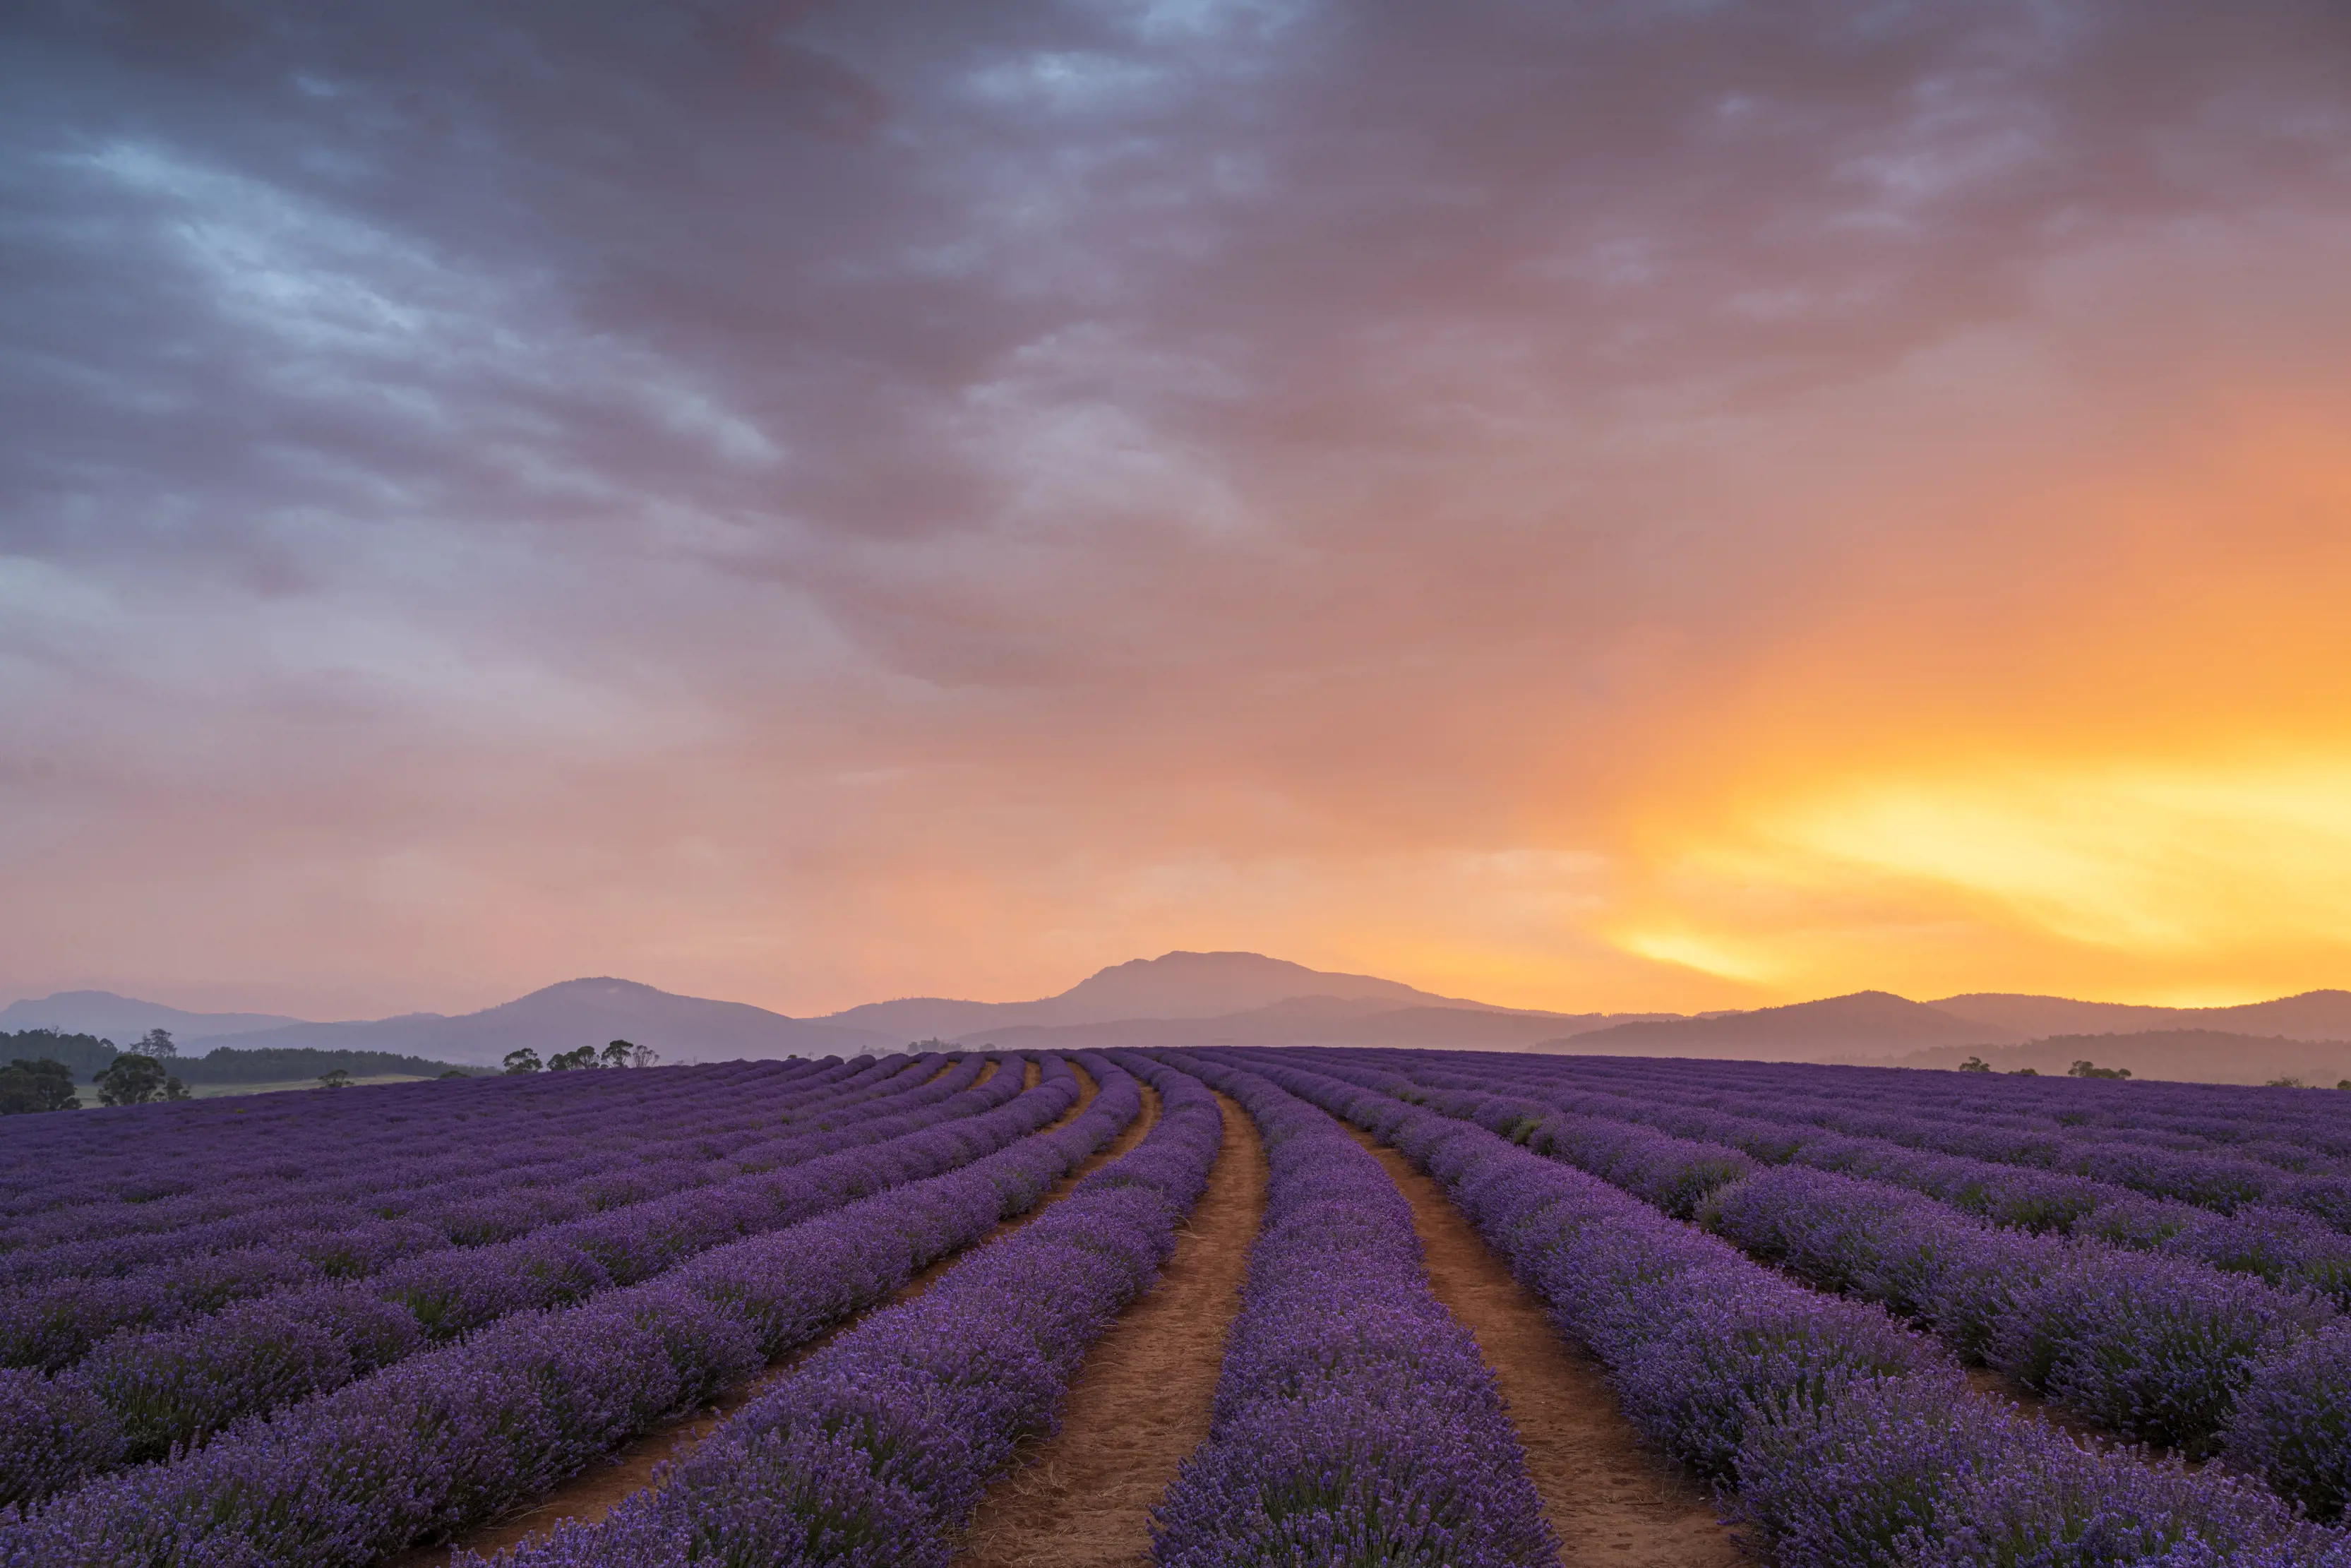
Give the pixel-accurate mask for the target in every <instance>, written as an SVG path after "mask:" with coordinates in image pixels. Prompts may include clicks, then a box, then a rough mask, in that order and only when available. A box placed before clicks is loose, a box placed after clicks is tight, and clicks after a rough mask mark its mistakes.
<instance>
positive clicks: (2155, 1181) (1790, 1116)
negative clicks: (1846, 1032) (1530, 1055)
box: [1520, 1058, 2351, 1229]
mask: <svg viewBox="0 0 2351 1568" xmlns="http://www.w3.org/2000/svg"><path fill="white" fill-rule="evenodd" d="M1528 1060H1530V1059H1526V1058H1521V1059H1520V1061H1528ZM1550 1061H1551V1063H1552V1071H1556V1072H1559V1073H1561V1074H1563V1075H1566V1079H1567V1081H1573V1082H1581V1083H1586V1084H1589V1085H1591V1086H1593V1087H1599V1088H1609V1089H1614V1090H1615V1091H1617V1092H1622V1093H1631V1094H1636V1095H1642V1096H1648V1095H1657V1094H1663V1095H1668V1096H1672V1097H1675V1098H1677V1099H1680V1100H1683V1101H1684V1102H1686V1103H1698V1104H1703V1103H1712V1102H1713V1101H1714V1100H1716V1099H1717V1098H1719V1097H1722V1096H1727V1095H1731V1094H1739V1093H1748V1094H1752V1093H1755V1092H1765V1093H1769V1094H1771V1095H1772V1097H1773V1098H1774V1100H1775V1101H1776V1103H1778V1105H1779V1106H1780V1110H1781V1113H1782V1116H1783V1117H1784V1118H1785V1119H1787V1120H1790V1121H1792V1122H1803V1123H1808V1124H1813V1125H1816V1126H1821V1127H1825V1128H1828V1129H1830V1130H1832V1131H1835V1132H1841V1133H1849V1134H1855V1135H1859V1136H1865V1137H1884V1138H1891V1139H1893V1140H1895V1141H1896V1142H1903V1143H1908V1144H1911V1145H1914V1146H1916V1147H1918V1148H1925V1149H1933V1150H1936V1151H1938V1152H1940V1153H1944V1154H1952V1155H1967V1156H1969V1157H1970V1158H1975V1159H1982V1160H1989V1161H1991V1162H1993V1163H1996V1164H2001V1165H2014V1166H2032V1167H2035V1168H2038V1169H2043V1170H2049V1171H2056V1172H2062V1173H2065V1174H2070V1175H2074V1176H2091V1177H2095V1178H2096V1179H2098V1180H2101V1181H2105V1182H2111V1183H2113V1184H2115V1185H2117V1186H2126V1187H2130V1188H2132V1189H2134V1190H2136V1191H2138V1192H2143V1193H2147V1194H2148V1195H2150V1196H2153V1197H2169V1198H2176V1199H2179V1201H2182V1202H2186V1203H2193V1204H2198V1205H2200V1206H2203V1207H2210V1208H2214V1209H2218V1210H2220V1211H2222V1212H2227V1211H2229V1210H2231V1209H2233V1208H2236V1207H2240V1206H2242V1205H2246V1204H2255V1203H2261V1204H2270V1205H2273V1206H2277V1207H2288V1208H2296V1209H2300V1210H2303V1211H2304V1212H2305V1213H2309V1214H2313V1215H2315V1216H2317V1217H2318V1218H2321V1219H2324V1220H2325V1221H2326V1222H2327V1223H2328V1224H2330V1225H2334V1226H2335V1227H2337V1228H2343V1229H2351V1170H2346V1168H2345V1167H2344V1166H2343V1165H2342V1163H2341V1162H2340V1161H2339V1160H2336V1159H2335V1158H2332V1157H2325V1156H2320V1155H2316V1154H2315V1153H2314V1154H2313V1155H2311V1156H2310V1158H2309V1159H2307V1160H2304V1161H2303V1162H2302V1165H2303V1166H2304V1168H2302V1169H2285V1168H2282V1167H2281V1166H2278V1165H2275V1164H2273V1163H2270V1162H2269V1161H2265V1160H2262V1159H2260V1158H2256V1157H2252V1156H2251V1155H2249V1154H2248V1153H2246V1152H2245V1151H2244V1147H2243V1146H2241V1145H2239V1146H2232V1145H2229V1144H2226V1143H2223V1142H2220V1141H2217V1140H2197V1141H2195V1142H2194V1143H2193V1144H2192V1145H2191V1146H2189V1147H2185V1148H2163V1147H2156V1146H2152V1145H2147V1144H2145V1143H2141V1142H2131V1141H2117V1140H2116V1139H2115V1138H2114V1137H2112V1136H2109V1135H2104V1134H2099V1133H2097V1132H2096V1131H2095V1130H2094V1129H2090V1128H2086V1127H2084V1126H2076V1125H2069V1124H2065V1123H2064V1122H2063V1121H2061V1120H2059V1119H2058V1117H2059V1116H2061V1115H2062V1114H2063V1108H2062V1104H2061V1105H2058V1106H2055V1107H2052V1109H2053V1111H2054V1112H2055V1114H2048V1115H2044V1116H2043V1118H2042V1119H2041V1122H2036V1123H2032V1124H2023V1125H2014V1124H2003V1122H2002V1121H2001V1119H2000V1118H1997V1117H1993V1116H1987V1115H1983V1114H1980V1113H1970V1109H1969V1106H1968V1103H1967V1102H1966V1099H1965V1098H1964V1097H1961V1098H1958V1099H1954V1098H1953V1097H1952V1096H1950V1095H1949V1094H1933V1093H1929V1092H1927V1091H1930V1090H1932V1089H1935V1088H1938V1087H1939V1085H1938V1084H1937V1083H1936V1082H1935V1081H1936V1080H1949V1079H1951V1078H1956V1077H1958V1076H1959V1075H1958V1074H1946V1073H1931V1072H1896V1071H1892V1070H1888V1069H1876V1070H1867V1069H1844V1070H1841V1071H1843V1072H1844V1073H1847V1074H1849V1073H1852V1072H1856V1071H1876V1072H1877V1073H1879V1074H1880V1075H1882V1076H1883V1077H1885V1078H1886V1079H1892V1080H1899V1079H1909V1080H1914V1081H1917V1082H1915V1083H1910V1084H1898V1085H1894V1086H1892V1087H1896V1088H1897V1089H1898V1090H1900V1091H1907V1093H1908V1094H1910V1095H1915V1096H1916V1097H1917V1098H1916V1100H1915V1103H1913V1104H1910V1105H1903V1104H1900V1103H1890V1104H1889V1103H1876V1104H1853V1103H1845V1102H1842V1101H1840V1100H1838V1099H1836V1098H1834V1097H1831V1096H1829V1095H1826V1094H1823V1093H1822V1092H1820V1087H1819V1086H1820V1085H1822V1084H1823V1082H1831V1081H1828V1080H1823V1079H1822V1078H1820V1077H1818V1076H1815V1075H1817V1074H1823V1073H1836V1072H1838V1071H1840V1070H1835V1069H1824V1068H1810V1069H1805V1068H1780V1069H1776V1070H1775V1069H1771V1067H1769V1065H1768V1064H1753V1063H1750V1064H1742V1065H1744V1066H1746V1067H1748V1068H1749V1069H1750V1071H1752V1072H1754V1073H1756V1074H1757V1075H1758V1076H1757V1081H1756V1082H1748V1083H1742V1082H1741V1075H1736V1074H1726V1075H1725V1076H1724V1077H1723V1078H1721V1079H1716V1078H1714V1077H1713V1076H1712V1075H1711V1070H1712V1069H1714V1068H1716V1067H1718V1066H1719V1065H1721V1064H1719V1063H1698V1062H1664V1061H1625V1060H1604V1059H1602V1060H1583V1059H1573V1058H1552V1059H1550ZM1971 1076H1972V1075H1971ZM2084 1087H2085V1085H2081V1084H2078V1083H2075V1082H2072V1081H2066V1082H2064V1083H2062V1084H2061V1083H2059V1082H2055V1081H2053V1082H2050V1083H2048V1084H2047V1085H2046V1086H2044V1087H2043V1088H2042V1089H2040V1090H2038V1091H2035V1092H2034V1093H2035V1097H2036V1100H2037V1101H2038V1102H2039V1103H2042V1104H2043V1105H2048V1101H2047V1099H2046V1097H2047V1096H2049V1095H2051V1094H2059V1095H2062V1094H2064V1093H2066V1092H2068V1091H2070V1090H2073V1089H2077V1088H2084ZM2103 1087H2105V1090H2106V1092H2107V1093H2109V1094H2111V1093H2113V1092H2116V1090H2115V1088H2114V1087H2113V1086H2103ZM2128 1087H2129V1092H2132V1093H2139V1092H2147V1093H2149V1094H2151V1095H2160V1094H2161V1093H2162V1092H2164V1091H2165V1090H2167V1089H2168V1090H2170V1091H2173V1092H2174V1093H2175V1095H2176V1093H2177V1092H2178V1091H2180V1090H2183V1089H2186V1090H2188V1092H2191V1093H2192V1092H2199V1091H2202V1092H2209V1087H2208V1086H2203V1085H2196V1086H2188V1085H2176V1084H2175V1085H2155V1084H2147V1085H2144V1086H2128ZM2236 1092H2237V1093H2238V1094H2249V1093H2260V1092H2262V1091H2252V1090H2241V1091H2236ZM2267 1093H2269V1094H2270V1095H2271V1096H2273V1100H2274V1101H2275V1102H2276V1103H2278V1106H2279V1120H2280V1123H2281V1124H2283V1122H2284V1121H2285V1119H2286V1118H2287V1117H2289V1116H2294V1115H2296V1114H2297V1113H2295V1112H2294V1111H2293V1110H2292V1107H2293V1106H2294V1105H2295V1104H2297V1103H2304V1102H2310V1101H2318V1102H2319V1103H2321V1104H2323V1105H2326V1106H2329V1107H2332V1106H2333V1105H2334V1104H2335V1101H2334V1099H2333V1097H2332V1096H2331V1095H2330V1096H2326V1097H2324V1098H2322V1097H2321V1096H2318V1095H2314V1094H2311V1093H2307V1092H2296V1091H2290V1090H2271V1091H2267ZM2299 1115H2300V1118H2301V1119H2302V1120H2303V1121H2304V1122H2307V1121H2309V1120H2311V1119H2312V1113H2299ZM2339 1115H2340V1113H2338V1117H2339ZM2042 1123H2045V1124H2042ZM2338 1125H2339V1120H2338ZM2276 1141H2278V1140H2273V1143H2274V1142H2276Z"/></svg>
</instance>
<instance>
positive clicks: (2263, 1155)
mask: <svg viewBox="0 0 2351 1568" xmlns="http://www.w3.org/2000/svg"><path fill="white" fill-rule="evenodd" d="M1745 1066H1746V1070H1745V1071H1740V1073H1739V1074H1738V1075H1737V1078H1736V1082H1740V1083H1752V1084H1754V1085H1755V1086H1758V1087H1766V1088H1769V1089H1771V1091H1773V1092H1789V1091H1791V1090H1801V1091H1802V1092H1804V1093H1807V1094H1810V1095H1813V1096H1814V1097H1816V1098H1820V1099H1823V1100H1831V1101H1834V1102H1836V1103H1841V1104H1847V1105H1853V1106H1856V1107H1879V1106H1886V1107H1892V1108H1895V1109H1897V1110H1902V1111H1906V1112H1917V1111H1919V1110H1922V1109H1923V1110H1948V1111H1956V1112H1959V1113H1962V1114H1965V1115H1967V1116H1969V1117H1970V1118H1972V1119H1978V1120H1981V1119H1984V1118H1987V1117H2008V1118H2015V1119H2017V1120H2018V1121H2020V1122H2024V1123H2030V1122H2031V1121H2032V1119H2034V1118H2045V1119H2049V1120H2052V1121H2056V1122H2060V1123H2062V1124H2063V1125H2064V1127H2066V1128H2067V1129H2069V1130H2070V1131H2072V1132H2074V1133H2075V1134H2095V1135H2100V1136H2110V1137H2115V1138H2118V1139H2135V1140H2137V1141H2141V1142H2154V1143H2159V1144H2161V1145H2164V1146H2168V1147H2178V1148H2191V1147H2204V1148H2221V1149H2225V1150H2228V1151H2230V1152H2232V1153H2238V1154H2243V1155H2250V1156H2251V1157H2252V1158H2255V1159H2259V1160H2262V1161H2263V1162H2265V1163H2268V1164H2273V1165H2276V1166H2279V1167H2280V1168H2281V1169H2285V1170H2292V1171H2301V1170H2308V1169H2314V1168H2319V1167H2320V1166H2325V1167H2327V1168H2331V1169H2334V1170H2336V1171H2338V1172H2341V1171H2346V1170H2351V1125H2346V1123H2345V1120H2344V1118H2343V1117H2342V1115H2341V1114H2340V1113H2338V1112H2335V1111H2333V1110H2331V1109H2329V1108H2328V1102H2327V1101H2326V1099H2325V1097H2324V1096H2321V1097H2318V1098H2316V1099H2307V1098H2304V1097H2302V1096H2298V1095H2296V1096H2288V1095H2281V1094H2280V1093H2279V1092H2277V1091H2276V1090H2275V1089H2254V1088H2247V1087H2242V1086H2238V1085H2230V1084H2185V1083H2167V1082H2161V1081H2150V1080H2133V1081H2132V1082H2130V1083H2129V1084H2127V1085H2120V1084H2116V1083H2112V1082H2102V1081H2098V1080H2086V1081H2074V1082H2068V1081H2065V1080H2060V1079H2055V1078H2020V1077H2013V1076H2011V1075H2007V1074H1999V1073H1993V1074H1969V1075H1966V1076H1964V1077H1963V1076H1961V1075H1959V1074H1958V1073H1938V1074H1936V1075H1934V1076H1933V1077H1931V1078H1925V1077H1922V1075H1920V1074H1917V1073H1904V1074H1900V1075H1897V1076H1893V1077H1889V1076H1888V1075H1886V1073H1885V1071H1884V1070H1882V1069H1879V1070H1871V1069H1858V1070H1856V1069H1851V1068H1845V1069H1837V1068H1826V1069H1823V1068H1814V1067H1813V1066H1810V1065H1809V1064H1783V1063H1756V1064H1745ZM1906 1080H1907V1082H1906ZM1726 1081H1727V1082H1728V1081H1729V1080H1726Z"/></svg>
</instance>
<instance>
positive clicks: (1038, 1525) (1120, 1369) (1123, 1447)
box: [955, 1095, 1266, 1568]
mask: <svg viewBox="0 0 2351 1568" xmlns="http://www.w3.org/2000/svg"><path fill="white" fill-rule="evenodd" d="M1217 1103H1218V1105H1219V1106H1220V1107H1221V1108H1222V1110H1223V1112H1224V1115H1225V1141H1224V1145H1223V1147H1222V1148H1221V1149H1219V1150H1218V1152H1217V1163H1216V1165H1215V1166H1213V1167H1211V1168H1210V1170H1209V1173H1208V1189H1207V1192H1205V1193H1203V1194H1202V1195H1201V1197H1200V1202H1199V1204H1198V1206H1197V1207H1195V1208H1194V1209H1193V1211H1192V1217H1191V1219H1190V1221H1189V1223H1187V1224H1186V1226H1185V1227H1184V1228H1183V1229H1182V1230H1180V1231H1178V1232H1177V1233H1176V1239H1175V1252H1174V1254H1173V1255H1172V1256H1171V1257H1170V1258H1169V1259H1168V1260H1167V1267H1166V1268H1165V1270H1162V1271H1161V1273H1160V1276H1159V1281H1158V1283H1157V1284H1155V1285H1154V1286H1153V1287H1152V1289H1151V1290H1150V1291H1149V1292H1148V1293H1146V1294H1145V1295H1144V1297H1143V1299H1142V1300H1140V1301H1136V1302H1135V1303H1134V1305H1132V1306H1130V1307H1128V1308H1127V1310H1126V1311H1125V1312H1123V1313H1122V1314H1120V1317H1119V1319H1118V1321H1117V1322H1115V1323H1113V1325H1112V1326H1111V1328H1110V1331H1109V1332H1108V1333H1105V1334H1104V1335H1102V1339H1101V1340H1100V1341H1098V1342H1097V1343H1095V1345H1094V1348H1093V1349H1092V1351H1091V1352H1089V1353H1088V1354H1087V1355H1086V1361H1085V1365H1084V1367H1083V1369H1082V1370H1081V1372H1080V1373H1079V1375H1078V1380H1077V1383H1076V1384H1075V1385H1073V1386H1072V1387H1071V1391H1070V1397H1069V1401H1068V1404H1067V1406H1066V1407H1065V1408H1064V1409H1063V1411H1062V1413H1061V1430H1060V1431H1059V1432H1058V1433H1056V1434H1055V1435H1054V1436H1053V1437H1050V1438H1048V1439H1046V1440H1045V1441H1043V1442H1041V1443H1040V1444H1038V1445H1037V1447H1036V1448H1034V1449H1033V1450H1031V1451H1030V1452H1029V1454H1028V1455H1027V1456H1026V1457H1025V1458H1024V1461H1023V1462H1022V1464H1021V1465H1020V1467H1019V1469H1015V1470H1014V1471H1013V1472H1012V1473H1011V1474H1009V1475H1008V1476H1006V1477H1004V1478H1003V1479H1000V1480H998V1482H997V1483H996V1485H995V1486H994V1487H993V1488H992V1489H990V1490H989V1491H988V1494H987V1497H986V1498H985V1499H984V1500H982V1501H981V1503H980V1506H979V1511H978V1513H977V1515H976V1516H975V1517H974V1518H973V1520H972V1522H971V1528H970V1530H969V1531H968V1532H967V1535H966V1537H965V1541H964V1548H963V1551H962V1552H960V1553H959V1554H958V1555H957V1556H956V1560H955V1568H1113V1564H1115V1565H1120V1568H1124V1565H1127V1564H1143V1563H1148V1562H1149V1561H1150V1557H1149V1552H1150V1548H1151V1529H1150V1521H1151V1511H1152V1509H1153V1508H1154V1507H1155V1506H1156V1505H1157V1504H1158V1501H1159V1499H1160V1496H1161V1495H1162V1494H1163V1493H1164V1492H1165V1491H1166V1490H1167V1483H1168V1482H1169V1481H1171V1480H1173V1479H1175V1469H1176V1467H1177V1466H1178V1465H1180V1464H1182V1463H1183V1461H1184V1459H1185V1458H1186V1456H1187V1455H1189V1454H1190V1453H1191V1452H1192V1450H1193V1449H1195V1448H1198V1447H1199V1446H1200V1443H1201V1440H1202V1439H1203V1438H1205V1437H1207V1435H1208V1414H1209V1407H1210V1405H1211V1404H1212V1402H1213V1401H1214V1399H1215V1396H1216V1390H1217V1373H1218V1371H1219V1370H1220V1369H1221V1368H1222V1365H1223V1363H1224V1354H1225V1335H1226V1333H1227V1331H1228V1329H1230V1327H1231V1325H1232V1321H1233V1316H1234V1314H1235V1312H1237V1311H1238V1309H1239V1306H1240V1291H1241V1281H1242V1278H1243V1276H1244V1275H1245V1274H1246V1273H1247V1272H1248V1270H1249V1249H1250V1247H1251V1246H1252V1245H1254V1244H1255V1242H1256V1240H1257V1233H1258V1227H1259V1222H1260V1221H1261V1220H1262V1219H1263V1218H1264V1217H1265V1188H1266V1164H1265V1149H1264V1145H1262V1144H1261V1143H1260V1142H1259V1139H1258V1134H1257V1128H1256V1126H1255V1124H1252V1123H1251V1122H1250V1120H1249V1115H1248V1114H1247V1113H1245V1112H1243V1111H1242V1110H1241V1108H1240V1107H1239V1106H1238V1104H1236V1103H1234V1102H1232V1101H1230V1100H1228V1099H1226V1098H1225V1097H1224V1096H1223V1095H1218V1096H1217Z"/></svg>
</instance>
